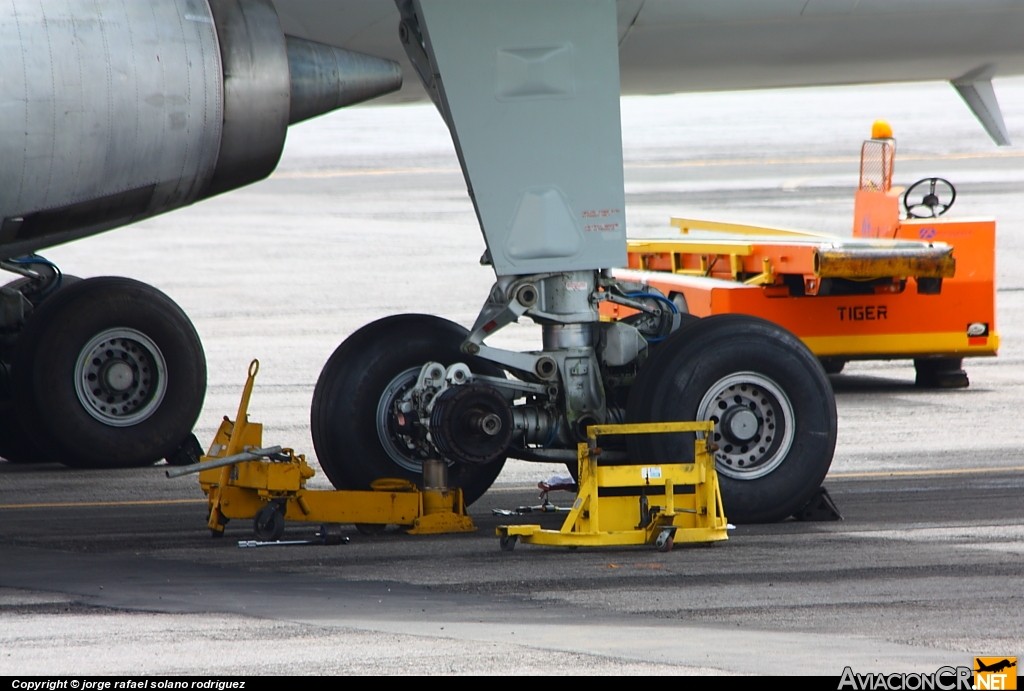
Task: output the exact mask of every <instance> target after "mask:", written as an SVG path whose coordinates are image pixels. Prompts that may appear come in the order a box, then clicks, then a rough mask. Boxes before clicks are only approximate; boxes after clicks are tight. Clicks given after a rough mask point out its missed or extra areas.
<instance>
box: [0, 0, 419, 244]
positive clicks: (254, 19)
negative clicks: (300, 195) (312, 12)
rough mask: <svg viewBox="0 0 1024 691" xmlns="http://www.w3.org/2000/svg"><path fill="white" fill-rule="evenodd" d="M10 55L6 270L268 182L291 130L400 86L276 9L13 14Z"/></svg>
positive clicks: (2, 161) (4, 100)
mask: <svg viewBox="0 0 1024 691" xmlns="http://www.w3.org/2000/svg"><path fill="white" fill-rule="evenodd" d="M0 50H2V52H3V54H4V55H5V59H4V70H3V72H4V74H3V75H2V76H0V259H2V258H7V257H13V256H19V255H23V254H27V253H29V252H33V251H35V250H38V249H40V248H43V247H47V246H51V245H55V244H59V243H61V242H66V241H68V240H72V239H75V238H79V237H84V236H86V235H91V234H94V233H98V232H101V231H103V230H108V229H110V228H114V227H117V226H121V225H125V224H127V223H131V222H133V221H138V220H141V219H143V218H147V217H150V216H153V215H155V214H159V213H162V212H165V211H169V210H171V209H175V208H178V207H181V206H185V205H187V204H190V203H192V202H194V201H196V200H199V199H203V198H206V197H209V196H212V195H215V194H219V193H221V192H225V191H227V190H231V189H235V188H237V187H241V186H242V185H246V184H249V183H251V182H254V181H256V180H260V179H262V178H265V177H266V176H268V175H269V174H270V173H271V172H272V171H273V169H274V168H275V166H276V165H277V162H278V160H279V158H280V155H281V151H282V149H283V147H284V141H285V135H286V133H287V128H288V125H289V124H291V123H292V122H297V121H299V120H302V119H306V118H309V117H313V116H315V115H320V114H322V113H325V112H327V111H329V110H333V109H335V108H340V107H342V106H345V105H351V104H353V103H357V102H360V101H363V100H367V99H369V98H373V97H375V96H379V95H382V94H385V93H389V92H391V91H394V90H396V89H398V88H399V87H400V86H401V80H402V78H401V71H400V68H399V66H398V64H397V63H395V62H393V61H390V60H385V59H382V58H377V57H374V56H369V55H361V54H358V53H352V52H350V51H345V50H342V49H340V48H335V47H333V46H327V45H323V44H319V43H313V42H311V41H305V40H303V39H298V38H294V37H291V36H287V37H286V36H285V35H284V33H283V32H282V30H281V25H280V22H279V21H278V17H277V14H276V12H275V10H274V6H273V5H272V4H271V2H270V0H167V1H166V2H160V3H136V2H131V3H124V2H120V1H119V0H116V1H115V0H67V1H66V2H63V3H60V4H59V6H58V5H57V4H56V3H49V2H46V1H45V0H37V1H36V2H25V3H21V2H19V3H10V4H8V5H7V6H6V8H4V9H0Z"/></svg>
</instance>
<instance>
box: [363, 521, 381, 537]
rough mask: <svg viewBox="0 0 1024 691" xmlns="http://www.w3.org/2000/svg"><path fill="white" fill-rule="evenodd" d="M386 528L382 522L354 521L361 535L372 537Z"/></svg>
mask: <svg viewBox="0 0 1024 691" xmlns="http://www.w3.org/2000/svg"><path fill="white" fill-rule="evenodd" d="M385 528H387V526H386V525H384V524H383V523H356V530H358V531H359V533H360V534H361V535H367V536H369V537H373V536H374V535H380V534H381V533H383V532H384V529H385Z"/></svg>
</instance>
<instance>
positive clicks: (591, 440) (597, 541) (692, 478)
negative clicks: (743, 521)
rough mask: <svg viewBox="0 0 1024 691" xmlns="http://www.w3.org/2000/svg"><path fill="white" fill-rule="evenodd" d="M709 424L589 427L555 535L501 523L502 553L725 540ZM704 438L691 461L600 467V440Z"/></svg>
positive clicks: (663, 546) (532, 527) (666, 547)
mask: <svg viewBox="0 0 1024 691" xmlns="http://www.w3.org/2000/svg"><path fill="white" fill-rule="evenodd" d="M714 428H715V425H714V423H713V422H653V423H644V424H632V425H592V426H590V427H588V428H587V438H588V440H587V442H584V443H580V444H579V445H578V447H577V460H578V462H579V494H578V495H577V497H576V501H574V502H573V505H572V509H571V510H570V511H569V515H568V516H566V518H565V523H563V524H562V527H561V529H560V530H543V529H542V528H541V527H540V526H539V525H502V526H498V528H497V534H498V537H499V538H500V542H501V548H502V549H503V550H506V551H511V550H513V549H515V546H516V542H517V541H519V540H522V541H523V542H524V543H529V544H537V545H561V546H566V547H582V546H592V545H596V546H607V545H654V546H655V547H657V548H658V549H659V550H661V551H663V552H667V551H669V550H670V549H672V545H673V544H674V543H676V542H715V541H718V540H726V539H728V534H727V531H728V524H727V522H726V519H725V511H724V510H723V508H722V496H721V494H720V492H719V489H718V475H717V474H716V473H715V459H714V458H713V457H712V455H711V453H710V452H709V450H708V441H707V440H708V437H709V436H710V435H711V434H713V433H714ZM673 432H698V433H703V438H698V439H697V440H696V441H695V442H694V462H693V463H673V464H662V465H647V466H645V465H599V464H598V459H599V458H600V456H601V449H600V448H599V447H598V446H597V438H598V437H600V436H606V435H610V434H614V435H623V434H667V433H673Z"/></svg>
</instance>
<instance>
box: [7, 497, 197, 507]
mask: <svg viewBox="0 0 1024 691" xmlns="http://www.w3.org/2000/svg"><path fill="white" fill-rule="evenodd" d="M206 502H207V500H206V499H148V500H137V501H69V502H56V503H52V504H0V509H65V508H81V507H89V506H164V505H168V504H205V503H206Z"/></svg>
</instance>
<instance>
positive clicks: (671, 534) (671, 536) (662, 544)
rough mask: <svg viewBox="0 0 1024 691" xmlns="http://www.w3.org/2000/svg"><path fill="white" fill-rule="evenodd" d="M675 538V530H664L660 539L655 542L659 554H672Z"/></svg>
mask: <svg viewBox="0 0 1024 691" xmlns="http://www.w3.org/2000/svg"><path fill="white" fill-rule="evenodd" d="M675 538H676V531H675V530H673V529H669V530H662V531H661V532H660V533H658V537H657V539H655V541H654V546H655V547H656V548H657V550H658V551H659V552H671V551H672V546H673V545H674V544H675Z"/></svg>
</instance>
